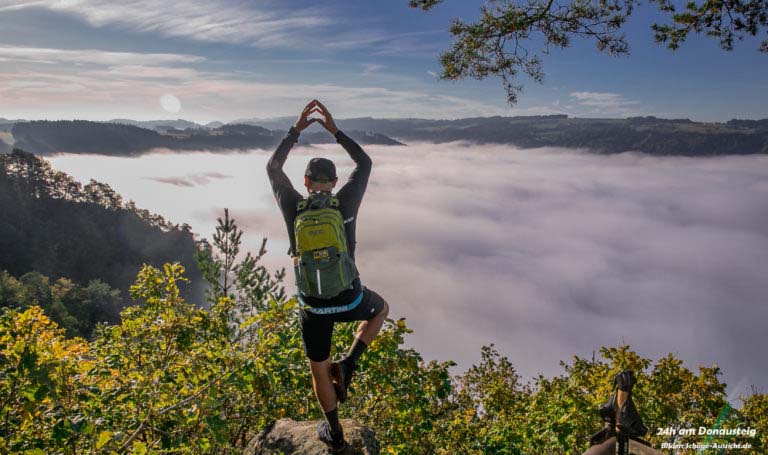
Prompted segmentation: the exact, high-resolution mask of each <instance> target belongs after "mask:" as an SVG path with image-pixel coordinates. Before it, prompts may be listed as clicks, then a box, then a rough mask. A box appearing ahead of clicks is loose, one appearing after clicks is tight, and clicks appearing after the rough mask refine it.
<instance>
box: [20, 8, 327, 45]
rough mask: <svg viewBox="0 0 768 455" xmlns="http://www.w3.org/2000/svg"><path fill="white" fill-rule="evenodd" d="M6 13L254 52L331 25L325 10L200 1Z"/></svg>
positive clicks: (296, 40) (292, 42)
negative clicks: (50, 16)
mask: <svg viewBox="0 0 768 455" xmlns="http://www.w3.org/2000/svg"><path fill="white" fill-rule="evenodd" d="M8 3H9V4H8V5H7V6H6V7H5V9H23V8H45V9H48V10H52V11H59V12H63V13H67V14H72V15H75V16H77V17H80V18H82V19H83V20H85V21H87V22H88V23H89V24H91V25H92V26H94V27H104V26H116V27H121V28H124V29H128V30H132V31H135V32H146V33H154V34H158V35H161V36H165V37H181V38H186V39H191V40H194V41H205V42H221V43H234V44H246V45H250V46H255V47H267V48H272V47H299V46H303V45H304V42H303V37H304V34H303V32H304V31H306V30H315V29H318V28H322V27H325V26H328V25H331V24H333V23H334V19H333V17H332V16H331V15H329V14H328V13H327V10H326V9H323V8H320V7H312V8H293V9H286V8H282V9H279V10H276V9H275V8H274V7H266V6H264V5H258V4H257V3H256V2H242V1H201V0H176V1H172V2H168V1H153V0H124V1H121V2H114V1H111V0H49V1H32V2H30V1H19V0H16V1H14V0H11V1H10V2H8Z"/></svg>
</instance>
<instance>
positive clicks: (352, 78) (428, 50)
mask: <svg viewBox="0 0 768 455" xmlns="http://www.w3.org/2000/svg"><path fill="white" fill-rule="evenodd" d="M481 4H482V2H480V1H474V0H446V2H445V3H444V4H442V5H440V6H438V7H437V8H435V9H434V10H432V11H430V12H429V13H424V12H422V11H420V10H416V9H412V8H409V7H408V6H407V0H397V1H392V0H377V1H366V2H359V1H328V2H322V3H321V2H310V1H292V2H288V1H242V0H241V1H229V0H227V1H195V0H182V1H173V2H165V1H155V0H125V1H122V2H119V4H118V3H117V2H112V1H109V0H0V117H5V118H29V119H38V118H60V119H70V118H81V119H92V120H106V119H110V118H116V117H121V118H135V119H156V118H185V119H190V120H194V121H198V122H208V121H214V120H221V121H231V120H234V119H238V118H251V117H273V116H282V115H294V114H296V113H298V112H299V111H300V109H301V107H302V106H303V105H304V104H305V103H306V102H307V101H309V100H310V99H312V98H315V97H317V98H319V99H321V100H322V101H324V102H325V104H326V105H327V106H328V107H329V108H330V109H331V110H332V112H333V113H334V114H335V116H336V117H338V118H344V117H356V116H372V117H425V118H458V117H467V116H491V115H531V114H549V113H566V114H569V115H572V116H580V117H627V116H634V115H657V116H660V117H671V118H680V117H687V118H691V119H694V120H702V121H724V120H728V119H730V118H765V117H768V107H767V106H768V55H765V54H761V53H759V52H758V51H757V48H758V45H759V40H758V39H747V40H745V41H744V42H740V43H737V48H736V50H735V51H733V52H725V51H722V50H720V49H719V47H718V44H717V43H716V42H715V41H714V40H711V39H708V38H705V37H701V36H692V37H690V38H689V40H688V41H687V42H686V43H685V44H684V46H683V48H682V49H681V50H679V51H677V52H671V51H669V50H667V49H665V48H664V47H662V46H659V45H657V44H655V43H653V38H652V34H651V32H650V30H649V28H648V27H649V24H650V23H651V22H652V21H653V20H654V19H655V18H657V15H656V14H657V13H655V12H653V11H652V10H650V9H649V7H648V6H647V5H641V6H640V7H639V8H638V9H637V11H636V14H635V15H634V16H633V17H632V19H631V20H630V22H629V23H628V25H627V28H626V33H627V37H628V39H629V42H630V44H631V46H632V53H631V54H630V55H629V56H626V57H618V58H617V57H610V56H608V55H605V54H601V53H599V52H598V51H597V50H596V49H595V47H594V44H593V43H592V42H590V41H586V40H583V41H580V40H574V42H573V46H572V47H570V48H568V49H565V50H555V51H553V52H551V53H550V54H548V55H546V56H544V70H545V73H546V77H545V81H544V84H542V85H539V84H537V83H535V82H532V81H529V80H526V79H521V80H520V82H522V83H523V84H524V85H525V91H524V93H523V94H522V96H521V97H520V102H519V103H518V104H517V105H516V106H514V107H509V106H507V105H506V103H505V99H504V92H503V90H502V88H501V85H500V83H499V82H498V80H496V79H489V80H486V81H474V80H466V81H458V82H449V81H439V80H437V79H436V78H435V76H434V74H435V73H438V72H439V64H438V62H437V57H438V54H439V52H440V50H442V49H446V48H447V47H448V46H449V45H450V43H451V36H450V34H449V32H448V27H449V24H450V20H451V18H453V17H462V18H465V19H473V18H476V17H477V16H478V14H479V6H480V5H481ZM161 99H164V100H166V102H165V103H161V102H160V100H161ZM169 100H170V101H169ZM176 100H178V103H176V102H175V101H176Z"/></svg>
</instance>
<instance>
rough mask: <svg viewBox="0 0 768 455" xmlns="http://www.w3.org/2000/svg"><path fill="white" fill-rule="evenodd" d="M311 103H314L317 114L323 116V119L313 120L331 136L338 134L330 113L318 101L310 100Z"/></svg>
mask: <svg viewBox="0 0 768 455" xmlns="http://www.w3.org/2000/svg"><path fill="white" fill-rule="evenodd" d="M312 102H314V103H316V105H317V107H318V109H316V110H317V112H319V113H320V115H322V116H323V118H321V119H320V118H318V119H315V120H317V122H318V123H319V124H321V125H323V127H324V128H325V129H326V130H328V132H329V133H331V134H333V135H334V136H335V135H336V133H338V131H339V129H338V128H337V127H336V122H334V121H333V117H332V116H331V113H330V112H328V109H327V108H326V107H325V106H324V105H323V103H321V102H320V101H318V100H312Z"/></svg>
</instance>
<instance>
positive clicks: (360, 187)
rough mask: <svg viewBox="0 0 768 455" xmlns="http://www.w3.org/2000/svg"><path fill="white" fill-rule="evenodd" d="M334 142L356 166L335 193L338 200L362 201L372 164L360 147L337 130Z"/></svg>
mask: <svg viewBox="0 0 768 455" xmlns="http://www.w3.org/2000/svg"><path fill="white" fill-rule="evenodd" d="M336 142H338V143H339V144H341V146H342V147H344V150H346V151H347V153H348V154H349V157H350V158H352V160H353V161H354V162H355V164H356V166H355V169H354V170H353V171H352V173H351V174H350V175H349V179H347V183H345V184H344V186H342V187H341V189H339V192H338V193H337V194H338V195H339V197H340V198H347V200H358V202H359V201H360V200H362V198H363V193H365V189H366V187H367V186H368V177H369V176H370V175H371V168H372V167H373V163H372V161H371V157H370V156H368V154H367V153H365V150H363V148H362V147H360V145H358V143H357V142H355V141H354V139H352V138H351V137H349V136H347V135H346V134H344V132H343V131H341V130H339V131H337V132H336Z"/></svg>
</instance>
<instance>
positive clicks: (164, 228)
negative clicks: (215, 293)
mask: <svg viewBox="0 0 768 455" xmlns="http://www.w3.org/2000/svg"><path fill="white" fill-rule="evenodd" d="M195 251H196V246H195V240H194V238H193V234H192V232H191V230H190V226H188V225H181V226H179V225H174V224H172V223H170V222H168V221H166V220H165V219H163V218H162V217H161V216H159V215H154V214H151V213H149V212H148V211H146V210H142V209H139V208H137V207H136V206H135V204H134V203H133V202H132V201H129V202H127V203H124V202H123V200H122V197H121V196H120V195H119V194H117V193H116V192H115V191H114V190H113V189H112V188H110V187H109V185H107V184H104V183H100V182H97V181H95V180H91V181H90V182H89V183H88V184H86V185H81V184H80V182H78V181H76V180H74V179H73V178H71V177H70V176H68V175H67V174H65V173H63V172H60V171H57V170H55V169H53V168H52V167H51V165H50V164H49V163H48V162H47V161H45V160H44V159H42V158H39V157H36V156H35V155H32V154H30V153H26V152H24V151H21V150H18V149H17V150H14V151H13V153H12V154H10V155H0V271H3V270H5V271H7V272H8V273H9V274H10V275H11V276H14V277H21V276H22V275H24V274H26V273H28V272H39V273H40V274H42V275H44V276H47V277H49V278H50V279H51V280H53V281H55V280H57V279H59V278H66V279H68V280H72V281H73V282H74V283H76V284H78V285H82V286H88V285H89V283H90V282H91V281H92V280H101V281H103V282H104V283H106V284H108V285H109V286H111V287H113V288H116V289H119V290H120V291H121V292H122V296H123V298H124V300H127V291H128V288H129V287H130V285H131V283H133V281H134V280H135V277H136V273H137V272H138V271H139V270H140V269H141V267H142V264H144V263H147V264H153V265H156V266H160V265H162V264H163V263H166V262H172V261H180V262H181V263H182V264H184V265H185V266H187V268H188V273H189V276H190V278H192V279H193V280H195V281H196V282H197V284H198V286H200V285H201V284H200V283H199V281H200V280H199V278H200V272H199V271H198V270H197V268H196V267H195V266H194V265H195V261H194V255H195ZM182 292H183V295H185V296H187V297H192V296H195V295H197V296H199V295H201V291H200V289H199V288H198V289H192V288H191V287H185V288H183V289H182Z"/></svg>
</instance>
